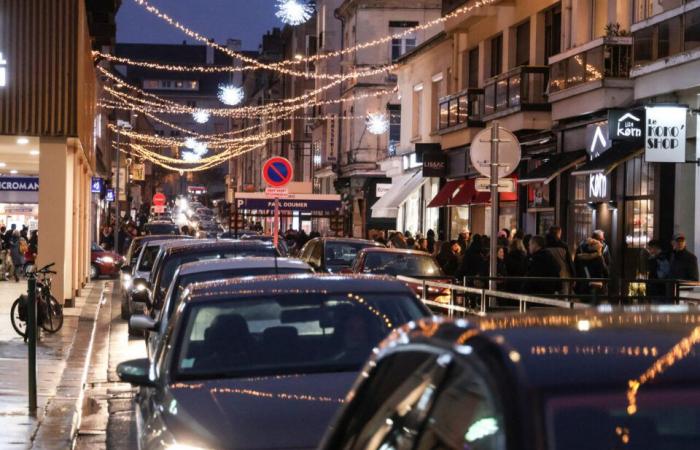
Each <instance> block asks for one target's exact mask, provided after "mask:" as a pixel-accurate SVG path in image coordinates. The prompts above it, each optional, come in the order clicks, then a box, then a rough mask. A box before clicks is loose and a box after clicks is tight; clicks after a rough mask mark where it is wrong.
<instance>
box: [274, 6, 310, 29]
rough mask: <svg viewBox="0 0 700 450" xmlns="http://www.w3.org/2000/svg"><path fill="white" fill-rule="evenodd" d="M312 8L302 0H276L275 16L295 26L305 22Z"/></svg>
mask: <svg viewBox="0 0 700 450" xmlns="http://www.w3.org/2000/svg"><path fill="white" fill-rule="evenodd" d="M313 13H314V8H313V7H312V6H311V5H309V4H308V3H306V2H305V1H304V0H277V12H276V13H275V16H277V18H278V19H280V20H281V21H282V22H284V23H286V24H287V25H292V26H297V25H301V24H303V23H305V22H307V21H308V20H309V19H310V18H311V16H312V15H313Z"/></svg>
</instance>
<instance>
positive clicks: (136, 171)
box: [131, 163, 146, 181]
mask: <svg viewBox="0 0 700 450" xmlns="http://www.w3.org/2000/svg"><path fill="white" fill-rule="evenodd" d="M131 179H132V180H133V181H145V180H146V164H144V163H133V164H132V165H131Z"/></svg>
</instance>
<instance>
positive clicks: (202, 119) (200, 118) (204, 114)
mask: <svg viewBox="0 0 700 450" xmlns="http://www.w3.org/2000/svg"><path fill="white" fill-rule="evenodd" d="M210 116H211V114H210V113H209V111H205V110H203V109H199V110H197V111H195V112H193V113H192V118H193V119H194V121H195V122H197V123H207V122H209V117H210Z"/></svg>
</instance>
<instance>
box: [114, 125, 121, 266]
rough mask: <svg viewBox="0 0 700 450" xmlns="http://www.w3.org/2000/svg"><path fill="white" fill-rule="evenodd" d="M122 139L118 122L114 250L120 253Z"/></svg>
mask: <svg viewBox="0 0 700 450" xmlns="http://www.w3.org/2000/svg"><path fill="white" fill-rule="evenodd" d="M120 137H121V133H120V132H119V122H117V161H116V162H117V173H116V179H117V185H116V187H115V188H114V215H115V217H114V248H113V249H112V250H114V251H115V252H117V253H119V164H120V162H121V158H120V153H121V150H120V148H121V146H120V142H119V141H120Z"/></svg>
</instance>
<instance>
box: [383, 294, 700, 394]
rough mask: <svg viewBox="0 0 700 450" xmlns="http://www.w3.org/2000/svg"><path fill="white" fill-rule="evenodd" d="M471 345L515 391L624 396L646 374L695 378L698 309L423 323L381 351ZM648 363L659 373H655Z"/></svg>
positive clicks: (699, 363)
mask: <svg viewBox="0 0 700 450" xmlns="http://www.w3.org/2000/svg"><path fill="white" fill-rule="evenodd" d="M477 342H479V343H485V344H486V345H488V348H491V349H494V350H495V352H496V353H497V356H498V357H499V359H500V360H502V361H505V362H506V364H507V365H508V366H509V367H510V368H511V373H512V374H514V376H515V378H516V380H517V381H518V382H519V383H520V384H522V385H525V386H528V387H531V388H536V389H540V390H554V389H565V388H567V387H568V388H570V389H572V390H573V389H578V388H580V387H583V386H586V385H589V386H598V387H602V386H620V388H621V390H622V391H623V393H624V391H625V389H626V387H627V386H628V383H629V382H630V381H631V380H639V379H640V377H642V376H643V374H647V375H648V374H649V373H650V372H649V371H653V372H657V373H656V375H657V379H655V380H654V383H655V384H656V383H665V382H667V383H669V384H673V383H675V382H683V381H689V382H694V383H697V380H698V378H699V377H700V352H695V351H691V350H692V349H693V346H694V344H696V343H698V342H700V310H698V309H695V308H693V309H691V308H690V307H687V306H682V305H681V306H672V305H669V306H663V305H659V306H638V307H630V308H625V309H618V308H612V307H610V306H609V305H603V306H601V307H598V308H590V309H584V310H581V309H579V310H549V311H536V312H529V313H526V314H494V315H488V316H484V317H474V318H469V319H457V320H449V319H442V318H432V319H427V320H425V319H424V320H422V321H419V322H417V323H416V324H412V325H409V326H407V327H404V328H403V329H401V330H400V331H398V332H397V333H395V334H392V335H391V337H389V338H388V339H387V341H385V342H384V343H382V348H386V349H391V348H400V347H401V345H402V344H416V343H421V344H428V345H430V346H435V347H443V348H445V349H457V348H458V347H459V346H465V345H470V344H472V343H473V344H474V345H476V343H477ZM684 348H685V349H687V350H688V351H684ZM458 353H459V351H458ZM681 354H682V355H683V356H679V355H681ZM669 363H670V364H669ZM655 364H661V365H662V366H663V365H664V364H666V367H664V370H662V371H659V370H658V369H654V367H655ZM662 372H663V373H662Z"/></svg>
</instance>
